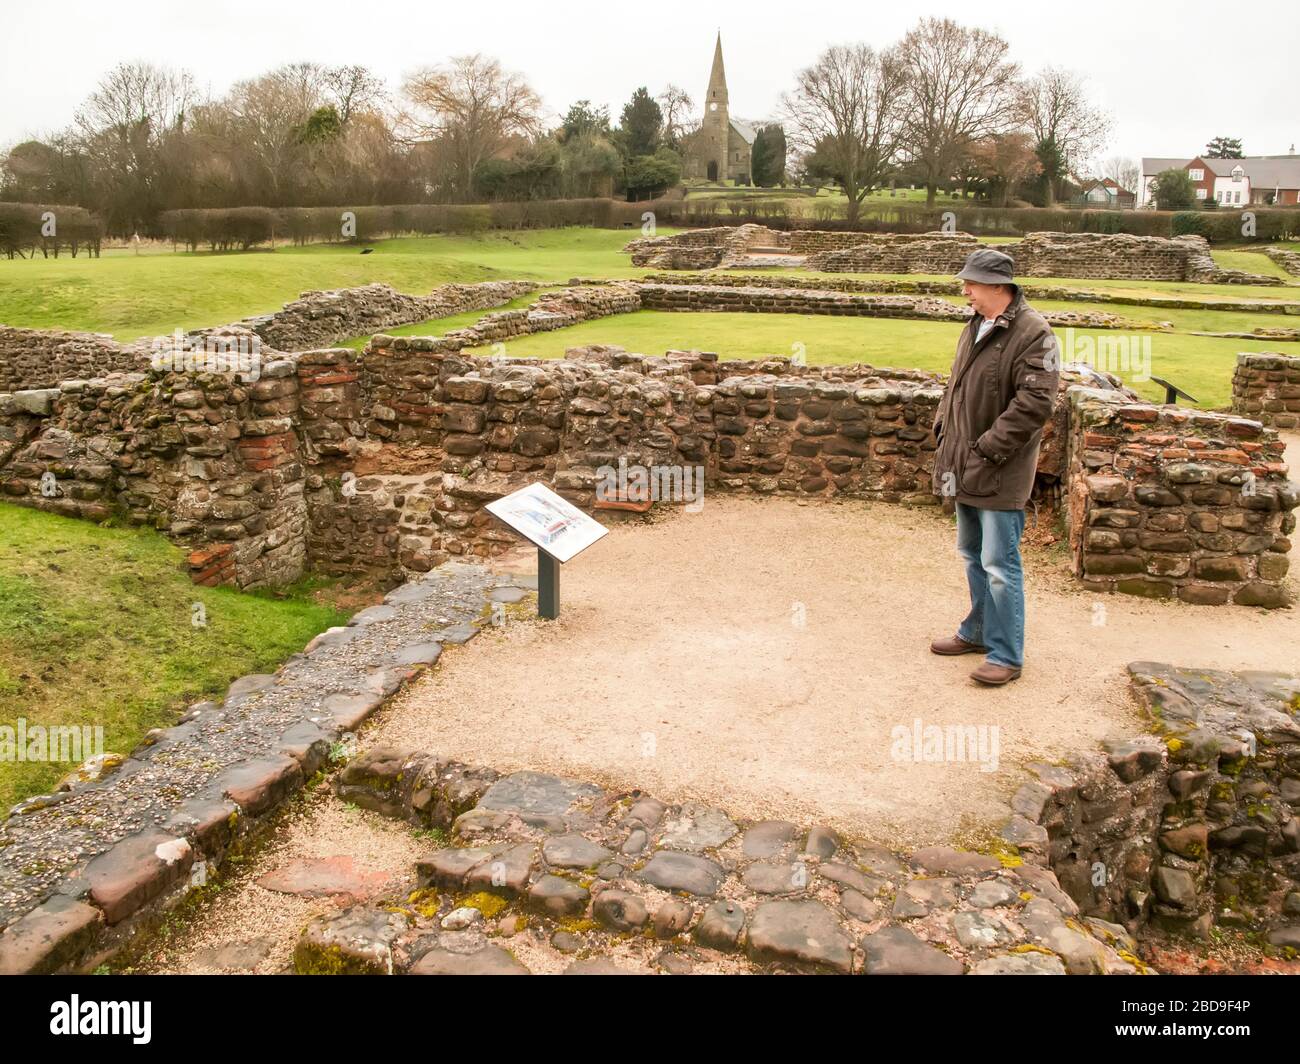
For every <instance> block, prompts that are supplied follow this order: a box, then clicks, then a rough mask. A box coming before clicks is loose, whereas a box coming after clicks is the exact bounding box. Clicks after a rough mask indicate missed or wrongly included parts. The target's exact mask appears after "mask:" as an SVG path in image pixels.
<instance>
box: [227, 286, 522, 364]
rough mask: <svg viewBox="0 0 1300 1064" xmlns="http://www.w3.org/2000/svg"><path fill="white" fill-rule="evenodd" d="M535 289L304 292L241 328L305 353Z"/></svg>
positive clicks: (506, 299) (503, 300)
mask: <svg viewBox="0 0 1300 1064" xmlns="http://www.w3.org/2000/svg"><path fill="white" fill-rule="evenodd" d="M536 288H537V286H536V285H535V284H533V283H532V282H530V281H484V282H482V283H479V284H444V285H439V286H438V287H437V288H435V289H434V290H433V291H432V292H430V293H429V294H428V295H427V296H413V295H407V294H406V293H404V292H398V291H397V290H396V289H394V288H392V287H390V286H389V285H386V284H368V285H361V286H360V287H357V288H340V289H334V290H332V291H327V292H304V293H303V294H302V295H301V296H300V297H299V298H298V299H296V300H294V301H293V302H292V303H286V304H285V306H284V308H283V309H282V310H279V311H276V313H274V314H270V315H267V316H266V317H262V318H249V319H246V320H245V321H244V322H243V323H242V324H244V325H246V326H248V327H250V328H252V329H253V331H254V332H256V333H257V335H258V336H260V337H261V338H262V340H263V342H265V343H267V344H269V345H270V346H271V347H272V348H274V349H276V350H277V351H306V350H310V349H313V348H320V347H328V346H330V345H332V344H337V343H339V342H340V341H342V340H350V339H352V338H353V337H356V336H369V335H373V334H374V333H377V332H382V331H383V330H384V329H392V328H395V327H396V326H399V325H413V324H415V323H417V322H423V321H429V320H430V319H433V318H445V317H450V316H451V315H453V314H463V313H465V312H467V311H472V310H487V309H489V308H491V307H499V306H502V305H504V304H506V303H509V302H510V301H511V300H513V299H517V298H519V297H520V296H523V295H527V294H528V293H529V292H533V291H536Z"/></svg>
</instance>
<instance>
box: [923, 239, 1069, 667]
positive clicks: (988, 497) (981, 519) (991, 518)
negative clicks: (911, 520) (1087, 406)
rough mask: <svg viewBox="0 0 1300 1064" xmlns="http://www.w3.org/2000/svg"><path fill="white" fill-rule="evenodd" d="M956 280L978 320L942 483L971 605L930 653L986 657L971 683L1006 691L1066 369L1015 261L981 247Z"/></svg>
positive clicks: (951, 384)
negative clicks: (1036, 504)
mask: <svg viewBox="0 0 1300 1064" xmlns="http://www.w3.org/2000/svg"><path fill="white" fill-rule="evenodd" d="M957 276H958V278H959V279H960V280H962V281H963V282H965V283H964V284H963V285H962V294H963V295H965V297H966V299H967V302H968V303H969V304H970V306H971V307H972V309H973V310H974V311H975V314H974V317H973V318H972V319H971V322H970V324H969V325H968V326H967V327H966V328H965V329H964V330H963V331H962V335H961V339H960V340H959V341H958V343H957V358H956V360H955V361H954V362H953V365H952V376H951V377H950V378H949V380H948V387H947V389H946V390H945V391H944V395H943V401H942V402H941V403H940V404H939V412H938V414H936V416H935V421H934V433H935V437H936V438H937V440H938V450H937V452H936V454H935V463H934V486H935V491H936V492H937V493H938V494H940V495H941V496H943V497H944V502H945V504H946V503H947V502H948V500H949V499H952V500H954V501H955V503H956V510H957V553H958V554H960V555H961V557H962V559H963V560H964V561H965V563H966V582H967V583H968V584H969V585H970V602H971V608H970V613H969V614H968V615H967V616H966V619H965V620H964V621H962V622H961V625H960V627H959V628H958V629H957V634H956V635H955V636H951V637H948V638H944V639H936V640H935V641H934V642H933V643H931V644H930V649H931V650H932V651H934V653H936V654H972V653H982V654H986V655H987V657H986V658H985V661H984V664H982V665H981V666H980V667H979V668H977V669H976V670H975V671H974V672H972V673H971V679H973V680H975V681H977V682H978V683H981V684H985V685H987V686H990V687H998V686H1001V685H1002V684H1005V683H1009V682H1010V681H1012V680H1014V679H1016V678H1018V677H1019V676H1020V670H1021V668H1022V667H1023V665H1024V645H1025V590H1024V572H1023V568H1022V566H1021V562H1020V535H1021V533H1022V532H1023V531H1024V527H1025V503H1026V502H1028V501H1029V494H1030V492H1031V491H1032V490H1033V486H1034V473H1035V470H1036V468H1037V465H1038V444H1039V441H1040V440H1041V439H1042V435H1043V425H1044V424H1045V423H1046V421H1047V419H1048V417H1049V416H1051V412H1052V403H1053V400H1054V399H1055V398H1056V387H1057V381H1058V379H1059V372H1058V370H1059V364H1060V363H1059V356H1058V351H1057V346H1056V339H1055V337H1054V336H1053V335H1052V330H1051V327H1050V326H1049V325H1048V324H1047V322H1046V321H1044V320H1043V316H1042V315H1041V314H1039V313H1038V311H1036V310H1034V309H1033V308H1032V307H1030V306H1029V304H1027V303H1026V302H1025V297H1024V294H1023V293H1022V292H1021V291H1020V286H1019V285H1017V284H1016V283H1015V281H1014V279H1013V263H1012V261H1011V257H1010V256H1009V255H1004V254H1003V253H1002V252H1000V251H994V250H993V249H992V248H983V249H981V250H979V251H973V252H971V254H970V255H969V256H968V257H967V259H966V264H965V266H963V267H962V271H961V273H959V274H958V275H957Z"/></svg>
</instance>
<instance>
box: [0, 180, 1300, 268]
mask: <svg viewBox="0 0 1300 1064" xmlns="http://www.w3.org/2000/svg"><path fill="white" fill-rule="evenodd" d="M5 207H9V208H11V209H14V210H20V211H26V212H29V213H30V215H31V217H33V218H38V217H39V214H40V211H41V210H42V209H43V208H40V207H36V206H27V205H14V204H8V205H0V209H3V208H5ZM57 210H58V211H60V212H67V221H66V223H65V221H64V214H63V213H61V214H60V223H59V236H58V238H57V239H58V240H59V241H66V240H68V239H69V238H71V239H76V238H77V237H76V234H77V231H78V230H77V228H76V227H75V225H74V224H73V223H74V214H73V212H79V213H80V217H81V218H83V219H86V220H87V221H86V222H85V223H84V225H85V226H86V227H87V231H88V232H89V231H93V232H94V234H95V244H94V247H95V250H96V252H97V251H98V246H99V245H98V240H99V236H100V235H102V226H101V225H99V223H98V222H97V221H96V220H94V218H93V216H91V215H89V214H88V213H87V212H86V211H84V210H82V209H81V208H77V207H73V208H67V207H63V208H57ZM647 213H650V214H653V216H654V222H655V224H657V225H660V226H678V227H682V228H699V227H705V226H717V225H737V224H741V223H745V222H756V223H759V224H762V225H767V226H770V227H772V228H774V229H828V230H839V231H848V230H857V231H862V232H896V233H908V232H914V233H920V232H928V231H933V230H935V229H939V228H941V227H943V226H945V225H946V224H948V223H951V224H952V225H955V227H956V228H957V229H959V230H961V231H964V232H968V233H975V234H980V235H987V236H993V235H1000V236H1021V235H1024V234H1025V233H1032V232H1041V231H1050V232H1063V233H1131V234H1134V235H1138V236H1164V237H1169V236H1180V235H1182V234H1185V233H1197V234H1200V235H1202V236H1205V237H1206V238H1208V239H1209V240H1210V241H1211V242H1216V243H1227V242H1237V241H1241V240H1243V239H1245V238H1248V237H1252V236H1253V238H1254V239H1257V240H1261V241H1272V240H1288V239H1295V238H1296V237H1297V236H1298V235H1300V210H1285V209H1278V208H1253V209H1252V214H1253V225H1254V230H1255V231H1254V233H1253V234H1250V233H1247V232H1245V231H1243V224H1244V215H1243V212H1241V211H1236V210H1234V211H1224V210H1219V211H1183V212H1174V211H1101V210H1098V211H1089V210H1082V211H1081V210H1073V209H1068V208H1064V207H1056V208H1051V207H1022V208H1015V207H1011V208H1008V207H984V206H977V205H975V204H973V203H972V204H970V205H969V206H967V205H957V206H948V207H934V208H926V207H925V206H924V205H921V204H875V203H873V204H869V205H868V206H867V207H866V208H865V209H864V212H863V215H862V216H861V217H860V218H859V219H858V221H857V223H856V225H852V226H851V225H850V224H849V222H848V221H847V220H846V219H844V218H842V217H830V216H828V215H827V214H826V213H824V212H818V213H817V215H816V216H814V217H807V216H805V215H804V214H802V213H800V212H798V211H792V210H791V209H790V201H787V200H780V199H767V198H763V197H755V198H753V199H748V198H744V197H735V198H724V199H717V198H710V199H696V200H691V199H690V198H689V197H687V198H682V197H681V196H680V195H677V196H666V197H663V198H660V199H655V200H646V201H643V202H640V203H628V202H626V201H624V200H618V199H604V198H593V199H571V200H524V201H519V202H503V203H484V204H452V205H447V204H408V205H399V206H389V207H356V208H349V207H281V208H271V207H230V208H211V209H201V210H176V211H166V212H165V213H164V214H163V215H162V216H161V218H160V224H161V231H162V235H164V236H166V237H168V238H169V239H171V240H172V241H174V242H175V243H177V244H183V245H185V246H186V247H188V248H190V249H191V250H193V249H196V248H198V247H200V246H207V247H210V248H212V249H213V250H231V249H235V248H239V249H244V250H247V249H248V248H250V247H253V246H255V245H258V244H266V243H272V242H274V241H276V240H290V241H292V242H294V243H296V244H306V243H311V242H316V241H345V240H355V241H369V240H375V239H378V238H379V237H383V236H396V235H402V234H409V233H419V234H432V233H477V232H484V231H486V230H489V229H548V228H559V227H562V226H593V227H597V228H609V229H620V228H625V229H639V228H641V227H642V225H643V222H644V220H645V216H646V214H647ZM949 215H951V216H952V217H949ZM24 217H27V216H24ZM3 218H4V215H2V214H0V249H3V247H4V245H3V242H2V241H3V232H4V230H3ZM24 224H25V225H27V229H26V230H24V231H26V232H31V231H34V232H39V225H37V226H36V227H35V229H33V228H32V226H31V224H30V219H29V220H28V222H25V223H24ZM81 239H82V240H83V241H85V240H86V239H87V238H86V237H85V236H83V237H81ZM64 246H68V245H67V244H66V243H64ZM11 255H12V253H11Z"/></svg>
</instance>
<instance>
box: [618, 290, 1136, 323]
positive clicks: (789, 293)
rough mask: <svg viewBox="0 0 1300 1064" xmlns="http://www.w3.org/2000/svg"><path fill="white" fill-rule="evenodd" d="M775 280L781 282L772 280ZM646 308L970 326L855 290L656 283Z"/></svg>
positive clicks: (964, 311)
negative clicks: (907, 320) (836, 317)
mask: <svg viewBox="0 0 1300 1064" xmlns="http://www.w3.org/2000/svg"><path fill="white" fill-rule="evenodd" d="M769 280H776V278H769ZM637 292H638V293H639V295H640V297H641V306H642V308H644V309H646V310H667V311H709V312H715V313H716V312H723V313H725V312H731V313H748V314H828V315H837V316H849V317H866V318H910V319H913V320H918V321H950V322H956V323H958V324H965V323H966V322H967V321H969V320H970V317H971V314H972V313H974V312H973V311H972V310H971V309H970V308H969V307H965V306H960V305H958V304H956V303H950V302H949V301H948V300H946V299H939V298H936V297H933V296H912V295H868V294H859V293H857V292H851V291H844V292H839V291H824V290H813V286H811V285H804V286H789V287H786V286H782V285H779V284H769V285H752V286H741V285H728V284H716V285H715V284H693V285H686V284H681V283H677V284H671V283H670V284H656V283H642V284H639V285H638V286H637ZM1043 317H1044V318H1045V319H1046V320H1047V322H1048V323H1049V324H1050V325H1057V326H1070V327H1073V328H1076V329H1134V330H1135V329H1150V328H1154V327H1155V326H1153V325H1152V324H1151V323H1149V322H1138V321H1132V320H1130V319H1128V318H1123V317H1120V316H1119V315H1117V314H1107V313H1105V312H1103V311H1075V310H1048V311H1044V312H1043Z"/></svg>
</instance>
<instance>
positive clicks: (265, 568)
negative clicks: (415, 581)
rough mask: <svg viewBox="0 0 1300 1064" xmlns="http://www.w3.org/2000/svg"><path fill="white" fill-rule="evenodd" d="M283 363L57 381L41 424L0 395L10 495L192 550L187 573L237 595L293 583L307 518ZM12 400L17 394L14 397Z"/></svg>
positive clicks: (290, 382) (3, 484) (4, 473)
mask: <svg viewBox="0 0 1300 1064" xmlns="http://www.w3.org/2000/svg"><path fill="white" fill-rule="evenodd" d="M296 391H297V380H296V376H295V367H294V364H293V362H292V361H288V360H283V359H282V360H273V361H270V362H268V363H266V364H265V365H264V366H263V367H262V376H261V378H260V379H259V380H258V381H257V382H255V383H252V384H245V383H242V382H238V381H234V380H232V379H231V378H228V377H225V376H218V375H206V374H204V375H198V374H174V373H158V372H154V373H150V374H148V375H143V374H131V375H124V376H120V377H109V378H104V379H99V380H89V381H65V382H64V383H63V384H62V385H61V386H60V389H59V391H58V393H57V396H52V397H51V402H50V407H49V413H48V415H47V416H46V417H44V418H42V419H41V422H40V424H39V425H33V424H26V423H25V422H24V419H25V418H28V417H30V415H29V414H23V413H18V414H10V415H6V414H5V413H4V411H5V410H6V409H9V408H12V405H13V402H14V400H13V399H4V398H0V437H3V435H4V434H5V433H6V432H9V431H12V432H15V433H16V434H21V435H23V436H24V437H25V438H24V439H23V440H22V441H21V442H19V443H18V444H17V445H16V446H14V448H13V450H12V453H11V455H10V457H9V460H8V462H6V463H5V464H4V465H3V467H2V468H0V494H2V495H3V497H4V498H5V500H6V501H9V502H16V503H20V504H22V505H27V506H32V507H35V508H38V509H42V510H48V511H51V512H54V513H60V514H64V515H65V516H68V517H80V518H84V519H86V520H91V521H102V520H105V519H106V518H108V517H110V516H112V515H114V514H121V515H123V516H125V517H126V518H127V519H128V520H130V521H132V522H133V523H136V524H150V525H153V526H154V527H156V528H159V529H161V530H163V531H165V532H167V533H168V534H169V535H170V536H171V537H172V538H173V539H175V540H176V541H177V542H179V543H181V544H182V545H184V546H186V547H188V548H189V551H190V552H189V564H190V567H191V575H192V577H193V579H194V580H195V581H196V582H198V583H202V584H207V585H216V584H226V583H229V584H234V585H236V586H238V587H240V588H243V589H246V590H247V589H253V588H257V587H263V586H274V585H280V584H284V583H290V582H292V581H294V580H296V579H297V578H298V577H299V576H301V575H302V572H303V565H304V561H305V550H304V547H303V534H304V531H305V527H306V512H305V508H304V504H303V500H302V479H303V468H302V465H301V462H300V455H299V448H298V442H297V435H296V433H295V431H294V427H295V417H294V416H293V415H295V414H296V402H294V401H292V400H291V401H289V402H286V398H285V397H286V396H293V394H294V393H295V392H296ZM19 398H21V395H20V396H19Z"/></svg>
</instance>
